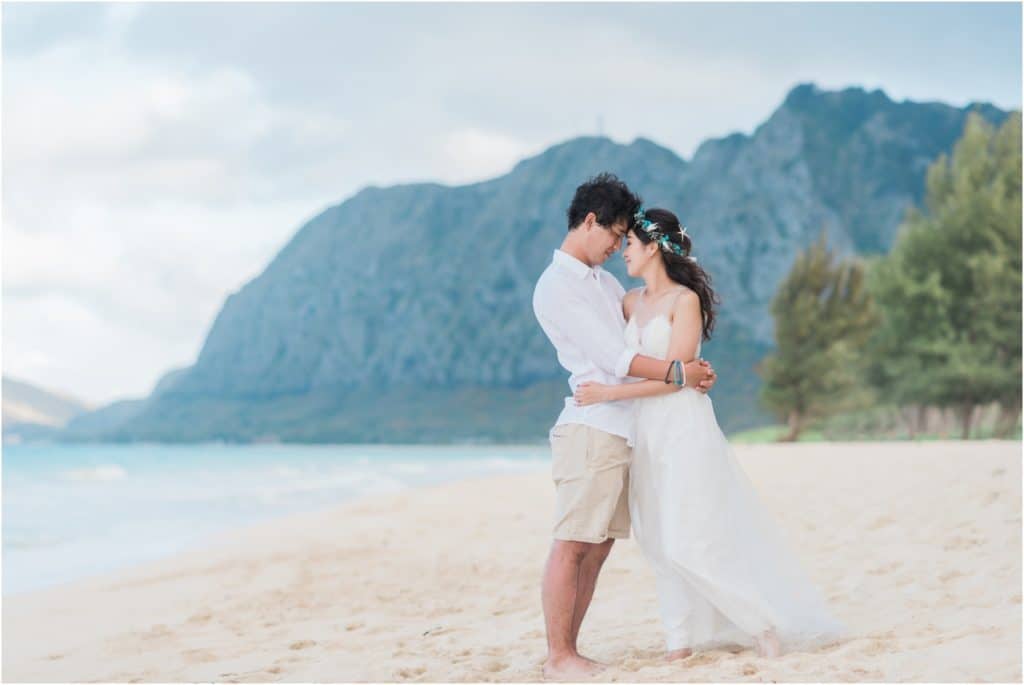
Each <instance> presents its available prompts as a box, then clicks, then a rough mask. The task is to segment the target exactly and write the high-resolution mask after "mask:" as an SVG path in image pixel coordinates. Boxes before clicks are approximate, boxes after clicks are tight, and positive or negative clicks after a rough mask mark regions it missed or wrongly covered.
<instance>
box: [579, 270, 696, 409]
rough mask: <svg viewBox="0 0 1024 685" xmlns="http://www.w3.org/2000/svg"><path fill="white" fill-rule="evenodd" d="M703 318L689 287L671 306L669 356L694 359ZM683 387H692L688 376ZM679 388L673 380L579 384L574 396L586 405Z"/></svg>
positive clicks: (693, 293) (645, 395) (663, 392)
mask: <svg viewBox="0 0 1024 685" xmlns="http://www.w3.org/2000/svg"><path fill="white" fill-rule="evenodd" d="M702 320H703V317H702V314H701V310H700V299H699V298H698V297H697V293H695V292H693V291H692V290H689V289H687V290H685V291H683V292H682V293H681V294H680V295H679V296H678V297H677V298H676V301H675V302H674V303H673V305H672V336H671V338H670V339H669V344H668V358H669V359H685V360H687V361H688V362H689V361H692V360H693V359H694V357H695V356H696V355H697V344H698V343H699V342H700V336H701V334H702V331H703V327H702V326H701V323H702ZM684 387H693V385H692V384H691V383H690V379H687V382H686V386H684ZM681 389H682V388H680V387H679V386H677V385H676V384H675V383H665V382H664V381H655V380H648V381H640V382H638V383H623V384H622V385H604V384H602V383H581V384H580V385H579V387H577V388H576V393H575V398H576V404H578V405H580V406H585V405H588V404H596V403H598V402H612V401H615V400H629V399H635V398H638V397H654V396H656V395H667V394H668V393H671V392H678V391H679V390H681Z"/></svg>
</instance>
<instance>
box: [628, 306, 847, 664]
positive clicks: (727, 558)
mask: <svg viewBox="0 0 1024 685" xmlns="http://www.w3.org/2000/svg"><path fill="white" fill-rule="evenodd" d="M625 335H626V340H627V343H628V344H630V345H631V346H633V347H634V349H639V350H640V353H641V354H644V355H647V356H651V357H657V358H659V359H665V358H666V356H667V354H668V347H669V338H670V336H671V324H670V322H669V318H668V315H667V313H661V314H658V315H656V316H653V317H651V318H650V319H649V320H648V321H646V322H643V323H642V324H640V323H638V319H637V316H633V317H632V318H630V320H629V323H628V324H627V326H626V332H625ZM697 355H698V356H699V355H700V347H699V345H698V349H697ZM634 411H635V414H636V422H635V429H634V437H633V442H634V445H633V465H632V468H631V471H630V492H629V507H630V515H631V518H632V520H633V533H634V536H635V538H636V541H637V543H638V544H639V545H640V547H641V549H642V550H643V552H644V554H645V556H646V557H647V559H648V560H649V561H650V563H651V564H652V565H653V567H654V571H655V576H656V579H657V594H658V605H659V610H660V613H661V618H662V621H663V624H664V627H665V634H666V637H665V639H666V646H667V648H668V649H669V650H676V649H681V648H686V647H688V648H692V649H702V648H709V647H715V646H724V645H742V646H751V645H754V644H755V640H756V639H758V638H759V637H760V636H762V635H764V634H765V633H766V631H772V632H771V633H769V634H770V635H771V634H773V635H774V636H775V637H776V639H777V641H778V643H779V645H780V646H781V648H782V650H783V651H789V650H792V649H797V648H806V647H811V646H815V645H819V644H822V643H825V642H828V641H831V640H834V639H835V638H837V637H838V636H839V635H840V633H841V631H842V627H841V626H840V624H838V623H837V622H836V621H835V620H834V619H833V618H832V617H831V616H830V614H829V612H828V609H827V608H826V606H825V603H824V601H823V600H822V599H821V597H820V596H819V594H818V592H817V590H816V589H815V588H814V586H813V584H812V583H811V581H810V580H809V578H808V577H807V576H806V575H805V574H804V572H803V570H802V569H801V568H800V564H799V562H798V560H797V558H796V557H795V555H794V554H792V553H791V551H790V550H789V549H788V548H787V546H786V545H785V542H784V541H783V540H782V539H781V537H780V536H779V534H778V533H777V532H776V531H775V527H774V524H773V523H772V521H771V519H770V516H769V514H768V512H767V511H766V510H765V508H764V507H763V505H762V504H761V502H760V500H759V499H758V496H757V493H756V492H755V490H754V489H753V487H752V486H751V484H750V481H749V480H748V478H747V476H746V474H745V473H744V472H743V470H742V468H741V467H740V465H739V464H738V462H737V461H736V458H735V457H734V455H733V453H732V448H731V447H730V446H729V443H728V441H727V440H726V438H725V436H724V435H723V434H722V431H721V429H720V428H719V427H718V421H717V420H716V419H715V411H714V408H713V407H712V404H711V398H710V397H708V396H707V395H706V394H703V393H701V392H699V391H697V390H694V389H692V388H689V387H684V388H683V389H682V390H680V391H678V392H674V393H670V394H667V395H659V396H655V397H644V398H641V399H639V400H636V401H635V402H634Z"/></svg>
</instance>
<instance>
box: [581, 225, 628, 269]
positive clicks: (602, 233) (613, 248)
mask: <svg viewBox="0 0 1024 685" xmlns="http://www.w3.org/2000/svg"><path fill="white" fill-rule="evenodd" d="M626 229H627V226H626V222H625V221H619V222H616V223H614V224H612V225H611V226H607V227H606V226H602V225H601V224H599V223H597V222H596V221H595V222H594V225H593V231H592V232H591V235H590V240H589V241H588V246H589V247H590V248H591V249H590V250H588V251H589V252H590V258H591V262H592V263H594V264H604V263H605V262H606V261H607V260H608V258H609V257H611V256H612V255H613V254H615V253H616V252H618V251H619V248H620V247H622V239H623V238H624V237H625V236H626Z"/></svg>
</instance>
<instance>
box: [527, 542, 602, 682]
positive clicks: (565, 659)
mask: <svg viewBox="0 0 1024 685" xmlns="http://www.w3.org/2000/svg"><path fill="white" fill-rule="evenodd" d="M592 547H594V545H592V544H590V543H586V542H574V541H569V540H555V541H554V542H553V543H552V545H551V553H550V554H549V555H548V563H547V566H546V567H545V568H544V584H543V588H542V597H541V601H542V603H543V605H544V624H545V627H546V628H547V635H548V658H547V661H545V662H544V675H545V676H548V677H569V678H572V677H583V676H588V675H590V674H592V673H594V672H595V671H596V670H597V667H596V665H595V664H594V663H593V662H591V661H588V660H587V659H584V658H583V657H581V656H580V655H579V653H578V652H577V651H576V644H575V642H574V641H573V612H574V611H575V608H576V602H577V594H578V591H579V581H580V567H581V566H582V564H583V560H584V559H585V558H586V557H587V555H588V552H589V549H590V548H592ZM591 594H593V590H591Z"/></svg>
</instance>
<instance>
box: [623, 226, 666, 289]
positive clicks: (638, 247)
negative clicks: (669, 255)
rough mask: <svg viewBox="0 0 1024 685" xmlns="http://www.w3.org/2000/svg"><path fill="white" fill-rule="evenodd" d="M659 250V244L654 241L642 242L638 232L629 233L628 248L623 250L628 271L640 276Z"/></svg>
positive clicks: (627, 236)
mask: <svg viewBox="0 0 1024 685" xmlns="http://www.w3.org/2000/svg"><path fill="white" fill-rule="evenodd" d="M657 251H658V246H657V245H655V244H654V243H646V244H645V243H642V242H640V239H639V238H637V237H636V233H634V232H633V231H630V232H629V233H627V234H626V249H625V250H623V252H622V259H623V260H625V262H626V272H627V273H628V274H629V275H630V276H632V277H633V278H639V276H640V274H642V273H643V272H644V269H645V268H647V264H648V263H649V262H650V261H651V259H653V258H654V253H655V252H657Z"/></svg>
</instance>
